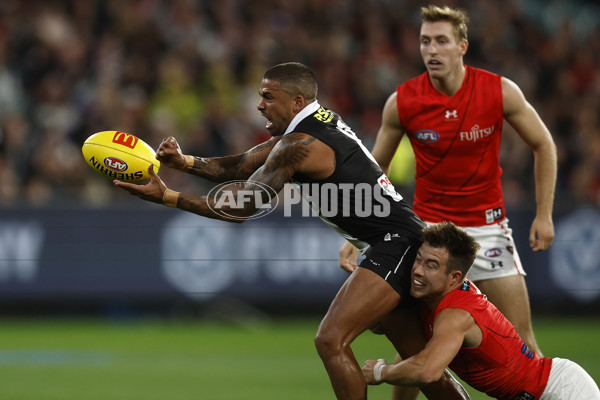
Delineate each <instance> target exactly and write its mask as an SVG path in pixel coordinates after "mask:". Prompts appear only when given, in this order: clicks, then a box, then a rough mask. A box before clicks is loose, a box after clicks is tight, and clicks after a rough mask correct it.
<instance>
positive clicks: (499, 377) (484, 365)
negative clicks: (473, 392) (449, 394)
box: [422, 279, 552, 400]
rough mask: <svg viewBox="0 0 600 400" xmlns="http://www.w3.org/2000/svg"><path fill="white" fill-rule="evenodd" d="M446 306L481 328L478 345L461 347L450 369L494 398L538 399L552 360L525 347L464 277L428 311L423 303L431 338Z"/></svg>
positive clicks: (512, 399)
mask: <svg viewBox="0 0 600 400" xmlns="http://www.w3.org/2000/svg"><path fill="white" fill-rule="evenodd" d="M447 308H459V309H462V310H465V311H467V312H469V314H471V316H472V317H473V319H474V320H475V323H476V324H477V325H478V326H479V328H481V332H482V334H483V338H482V341H481V344H480V345H479V347H476V348H466V347H461V349H460V351H459V352H458V354H457V355H456V357H455V358H454V360H452V362H451V363H450V369H451V370H452V371H454V372H455V373H456V375H458V376H459V377H460V378H461V379H463V380H464V381H465V382H467V383H468V384H469V385H471V386H472V387H474V388H475V389H477V390H479V391H482V392H484V393H487V394H488V395H489V396H491V397H493V398H495V399H501V400H514V399H527V400H535V399H539V398H540V396H541V394H542V393H543V392H544V389H545V388H546V384H547V383H548V376H549V375H550V368H551V367H552V359H551V358H547V357H539V356H538V355H537V354H535V353H533V352H531V351H529V350H528V348H527V346H526V345H525V342H523V340H522V339H521V338H520V337H519V336H518V335H517V332H516V331H515V328H514V327H513V326H512V325H511V324H510V322H508V320H507V319H506V318H505V317H504V315H502V314H501V313H500V311H498V309H497V308H496V307H495V306H494V305H493V304H492V303H490V302H489V301H488V300H487V299H486V297H485V296H484V295H483V294H481V292H480V291H479V289H477V287H476V286H475V285H474V284H473V282H471V281H470V280H468V279H466V280H465V282H464V284H463V285H462V286H459V287H458V288H456V289H454V290H453V291H452V292H450V293H448V294H447V295H446V296H445V297H444V298H443V299H442V301H441V302H440V304H439V305H438V306H437V308H436V309H435V310H434V311H433V312H431V311H430V310H428V309H426V308H425V306H423V308H422V310H423V313H424V314H423V324H424V328H425V331H426V333H427V336H428V338H430V339H431V337H432V335H433V332H432V327H433V322H434V321H435V318H436V317H437V315H438V314H439V313H440V312H441V311H443V310H445V309H447Z"/></svg>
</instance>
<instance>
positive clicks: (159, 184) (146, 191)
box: [113, 164, 167, 204]
mask: <svg viewBox="0 0 600 400" xmlns="http://www.w3.org/2000/svg"><path fill="white" fill-rule="evenodd" d="M148 174H149V175H150V180H149V181H148V182H147V183H145V184H143V185H137V184H135V183H127V182H123V181H119V180H114V181H113V183H114V184H115V186H117V187H120V188H121V189H123V190H126V191H128V192H129V193H130V194H131V195H133V196H137V197H139V198H140V199H142V200H146V201H151V202H153V203H158V204H163V196H164V194H165V190H166V189H167V185H165V184H164V182H163V181H162V179H160V177H159V176H158V175H156V173H155V172H154V165H153V164H150V166H149V167H148Z"/></svg>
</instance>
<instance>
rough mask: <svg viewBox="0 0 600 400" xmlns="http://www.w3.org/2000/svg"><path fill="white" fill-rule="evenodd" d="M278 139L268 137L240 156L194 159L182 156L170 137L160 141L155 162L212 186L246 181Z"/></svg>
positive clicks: (262, 162)
mask: <svg viewBox="0 0 600 400" xmlns="http://www.w3.org/2000/svg"><path fill="white" fill-rule="evenodd" d="M280 139H281V136H276V137H272V138H271V139H269V140H267V141H266V142H263V143H261V144H259V145H257V146H255V147H253V148H251V149H250V150H248V151H247V152H245V153H243V154H238V155H233V156H225V157H210V158H208V157H196V156H190V155H184V154H183V153H182V151H181V148H180V147H179V144H178V143H177V141H176V140H175V138H173V137H168V138H166V139H165V140H163V141H162V143H161V144H160V146H159V148H158V150H157V151H156V158H157V159H158V160H159V161H160V162H161V163H163V165H165V166H167V167H169V168H174V169H178V170H180V171H185V172H189V173H190V174H192V175H196V176H199V177H202V178H205V179H208V180H210V181H213V182H226V181H231V180H236V179H237V180H240V179H248V177H250V175H252V174H253V173H254V172H255V171H256V170H257V169H258V168H259V167H260V166H261V165H263V164H264V162H265V160H266V159H267V157H268V156H269V153H270V152H271V150H273V147H275V145H276V144H277V142H279V140H280Z"/></svg>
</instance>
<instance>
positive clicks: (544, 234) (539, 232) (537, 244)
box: [529, 217, 554, 251]
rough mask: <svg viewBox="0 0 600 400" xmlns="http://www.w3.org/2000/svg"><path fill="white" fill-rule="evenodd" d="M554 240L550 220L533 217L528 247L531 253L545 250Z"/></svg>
mask: <svg viewBox="0 0 600 400" xmlns="http://www.w3.org/2000/svg"><path fill="white" fill-rule="evenodd" d="M553 240H554V224H553V223H552V218H540V217H535V219H534V220H533V223H532V224H531V229H530V230H529V246H531V249H532V250H533V251H542V250H546V249H547V248H548V247H550V245H551V244H552V241H553Z"/></svg>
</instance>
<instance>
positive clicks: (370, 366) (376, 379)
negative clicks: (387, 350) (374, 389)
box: [362, 358, 387, 385]
mask: <svg viewBox="0 0 600 400" xmlns="http://www.w3.org/2000/svg"><path fill="white" fill-rule="evenodd" d="M385 365H387V363H386V361H385V360H384V359H382V358H380V359H379V360H367V361H365V365H363V367H362V373H363V375H364V376H365V380H366V381H367V385H379V384H381V382H382V381H381V370H382V369H383V367H384V366H385ZM375 368H377V370H378V371H375ZM375 375H377V376H375Z"/></svg>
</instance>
